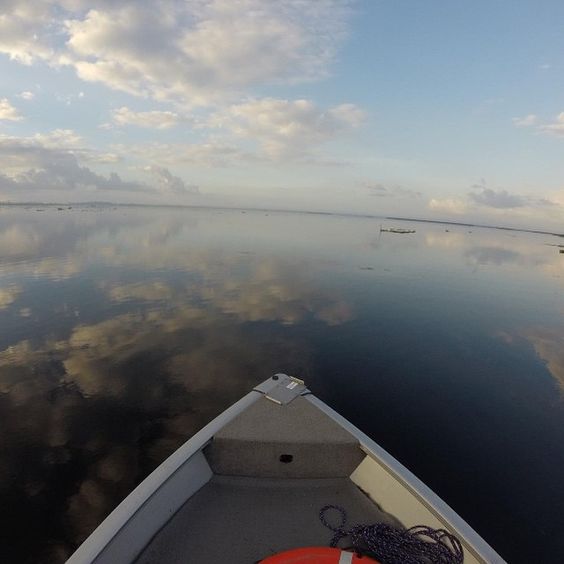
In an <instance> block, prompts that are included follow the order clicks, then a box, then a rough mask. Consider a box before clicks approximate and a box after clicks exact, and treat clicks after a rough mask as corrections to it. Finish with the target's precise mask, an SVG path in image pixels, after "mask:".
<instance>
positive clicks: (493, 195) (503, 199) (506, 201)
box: [468, 188, 527, 208]
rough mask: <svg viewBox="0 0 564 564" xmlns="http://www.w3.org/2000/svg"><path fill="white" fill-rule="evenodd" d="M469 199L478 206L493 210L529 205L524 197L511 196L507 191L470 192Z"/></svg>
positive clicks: (484, 190) (484, 189)
mask: <svg viewBox="0 0 564 564" xmlns="http://www.w3.org/2000/svg"><path fill="white" fill-rule="evenodd" d="M468 197H469V198H470V199H471V200H472V201H473V202H475V203H477V204H480V205H482V206H488V207H491V208H520V207H523V206H525V205H527V201H526V199H525V198H524V197H522V196H518V195H516V194H510V193H509V192H508V191H507V190H492V189H491V188H482V189H481V190H480V191H479V192H470V193H469V194H468Z"/></svg>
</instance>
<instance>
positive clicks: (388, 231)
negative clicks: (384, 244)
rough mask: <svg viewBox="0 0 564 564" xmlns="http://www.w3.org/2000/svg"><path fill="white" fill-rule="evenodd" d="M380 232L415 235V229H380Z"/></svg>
mask: <svg viewBox="0 0 564 564" xmlns="http://www.w3.org/2000/svg"><path fill="white" fill-rule="evenodd" d="M380 231H383V232H384V233H401V234H405V233H415V229H402V228H400V227H381V228H380Z"/></svg>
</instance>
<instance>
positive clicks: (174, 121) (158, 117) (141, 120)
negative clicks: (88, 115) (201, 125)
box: [112, 106, 185, 129]
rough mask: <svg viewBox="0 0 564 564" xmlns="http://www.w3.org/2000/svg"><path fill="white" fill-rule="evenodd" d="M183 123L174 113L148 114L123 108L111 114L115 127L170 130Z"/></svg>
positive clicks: (182, 119) (183, 119)
mask: <svg viewBox="0 0 564 564" xmlns="http://www.w3.org/2000/svg"><path fill="white" fill-rule="evenodd" d="M181 121H185V118H182V117H181V116H179V115H178V114H177V113H175V112H170V111H158V110H152V111H149V112H134V111H133V110H130V109H129V108H127V107H125V106H123V107H121V108H117V109H116V110H114V111H113V112H112V122H113V123H114V124H116V125H135V126H137V127H147V128H151V129H170V128H171V127H174V126H176V125H178V124H179V123H180V122H181Z"/></svg>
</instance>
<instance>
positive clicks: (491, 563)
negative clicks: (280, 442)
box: [305, 394, 505, 564]
mask: <svg viewBox="0 0 564 564" xmlns="http://www.w3.org/2000/svg"><path fill="white" fill-rule="evenodd" d="M305 399H307V400H308V401H309V402H310V403H312V404H313V405H315V406H316V407H318V408H319V409H320V410H321V411H323V412H324V413H325V414H326V415H328V416H329V417H331V419H333V420H334V421H335V422H336V423H338V424H339V425H341V426H342V427H343V428H344V429H346V430H347V431H348V432H349V433H351V435H353V436H355V437H356V438H357V439H358V441H359V443H360V445H361V448H362V449H363V450H364V451H365V452H366V454H367V455H368V456H370V457H371V458H373V459H374V460H376V461H377V462H378V463H379V464H380V465H381V466H382V467H384V468H385V469H386V471H387V472H388V473H390V474H391V475H392V476H393V477H394V478H395V479H396V480H397V481H398V482H400V483H401V484H403V486H404V487H405V488H407V489H408V490H409V491H410V492H411V493H412V495H414V496H415V497H417V498H418V500H419V501H421V502H423V503H424V504H425V505H426V506H427V508H428V509H429V510H430V511H432V512H433V513H434V514H435V515H436V516H437V517H438V518H439V519H441V521H443V522H444V523H445V524H446V525H447V526H448V528H449V529H451V530H452V531H454V532H455V534H456V535H458V536H459V537H460V539H461V541H463V542H464V544H465V545H467V546H468V547H469V548H470V549H471V550H472V552H473V553H474V554H475V555H476V556H477V557H478V559H480V560H482V561H483V562H485V563H487V564H505V560H503V558H502V557H501V556H500V555H499V554H498V553H497V552H496V551H495V550H494V549H493V548H492V547H491V546H490V545H489V544H488V543H487V542H486V541H485V540H484V539H483V538H482V537H481V536H480V535H479V534H478V533H477V532H476V531H475V530H474V529H473V528H472V527H471V526H470V525H469V524H468V523H467V522H466V521H464V519H462V517H460V515H458V513H456V512H455V511H454V510H453V509H452V508H451V507H450V506H449V505H448V504H447V503H445V502H444V501H443V500H442V499H441V498H440V497H439V496H438V495H437V494H436V493H435V492H433V491H432V490H431V489H430V488H429V487H428V486H426V485H425V484H424V483H423V482H422V481H421V480H420V479H419V478H417V476H415V474H413V473H412V472H410V471H409V470H408V469H407V468H406V467H405V466H403V464H401V463H400V462H399V461H398V460H396V459H395V458H394V457H393V456H392V455H391V454H390V453H388V452H387V451H386V450H384V449H383V448H382V447H381V446H380V445H379V444H378V443H376V442H375V441H373V440H372V439H371V438H370V437H368V435H366V434H365V433H363V432H362V431H361V430H360V429H358V428H357V427H355V426H354V425H353V424H352V423H350V422H349V421H348V420H347V419H345V418H344V417H343V416H342V415H340V414H339V413H337V412H336V411H335V410H334V409H332V408H330V407H329V406H328V405H327V404H326V403H324V402H323V401H321V400H320V399H319V398H317V397H315V396H314V395H313V394H308V395H306V396H305Z"/></svg>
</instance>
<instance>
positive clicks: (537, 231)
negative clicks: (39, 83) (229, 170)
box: [0, 202, 564, 237]
mask: <svg viewBox="0 0 564 564" xmlns="http://www.w3.org/2000/svg"><path fill="white" fill-rule="evenodd" d="M28 206H42V207H66V208H68V206H90V207H114V208H115V207H124V208H188V209H208V210H230V211H257V212H269V213H300V214H304V215H326V216H335V217H359V218H365V219H389V220H393V221H414V222H417V223H433V224H438V225H458V226H461V227H478V228H484V229H499V230H501V231H516V232H522V233H535V234H537V235H551V236H554V237H564V233H555V232H553V231H544V230H542V229H527V228H525V227H503V226H499V225H486V224H481V223H465V222H460V221H448V220H440V219H422V218H414V217H397V216H382V215H373V214H361V213H352V212H350V213H348V212H325V211H311V210H293V209H273V208H250V207H249V208H243V207H229V206H198V205H190V204H121V203H113V202H65V203H63V202H48V203H47V202H0V208H1V207H28Z"/></svg>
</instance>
